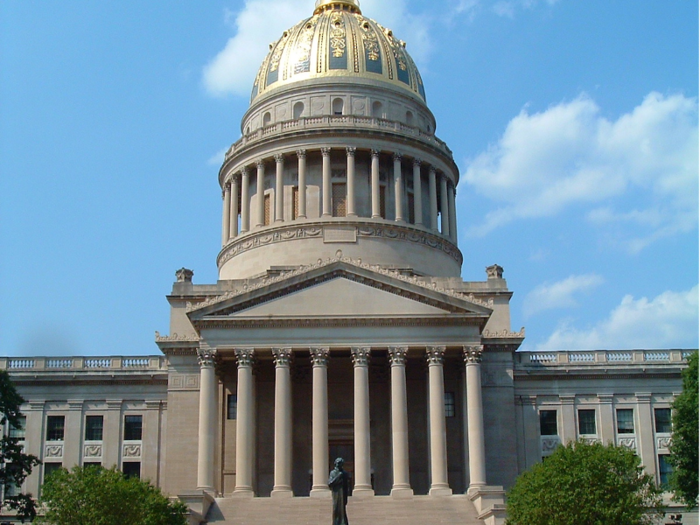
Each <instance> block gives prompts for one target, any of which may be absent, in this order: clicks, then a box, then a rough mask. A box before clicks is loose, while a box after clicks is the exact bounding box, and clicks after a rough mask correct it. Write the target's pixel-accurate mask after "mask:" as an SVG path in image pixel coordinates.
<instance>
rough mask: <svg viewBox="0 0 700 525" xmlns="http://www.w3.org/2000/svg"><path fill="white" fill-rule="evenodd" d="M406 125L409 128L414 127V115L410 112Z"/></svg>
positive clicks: (407, 114) (407, 115)
mask: <svg viewBox="0 0 700 525" xmlns="http://www.w3.org/2000/svg"><path fill="white" fill-rule="evenodd" d="M406 124H408V125H409V126H413V113H411V112H410V111H407V112H406Z"/></svg>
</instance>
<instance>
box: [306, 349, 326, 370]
mask: <svg viewBox="0 0 700 525" xmlns="http://www.w3.org/2000/svg"><path fill="white" fill-rule="evenodd" d="M309 352H310V353H311V364H312V365H313V366H328V357H329V356H330V353H331V351H330V349H329V348H328V347H327V346H319V347H314V348H309Z"/></svg>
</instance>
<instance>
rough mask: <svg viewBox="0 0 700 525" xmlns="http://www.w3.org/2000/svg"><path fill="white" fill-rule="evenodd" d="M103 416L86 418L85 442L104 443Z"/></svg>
mask: <svg viewBox="0 0 700 525" xmlns="http://www.w3.org/2000/svg"><path fill="white" fill-rule="evenodd" d="M103 421H104V418H103V417H102V416H85V441H102V426H103Z"/></svg>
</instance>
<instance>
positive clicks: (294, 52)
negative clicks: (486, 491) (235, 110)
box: [251, 0, 425, 102]
mask: <svg viewBox="0 0 700 525" xmlns="http://www.w3.org/2000/svg"><path fill="white" fill-rule="evenodd" d="M313 79H323V80H326V81H327V80H337V81H340V82H343V81H348V80H349V81H350V82H357V81H367V80H369V81H375V82H381V83H382V84H384V85H387V84H388V85H390V86H391V87H393V88H395V89H396V90H398V91H401V92H403V93H410V94H411V95H413V96H415V97H417V98H418V99H419V100H421V101H423V102H425V90H424V88H423V80H422V79H421V76H420V73H419V72H418V68H416V65H415V63H414V62H413V59H412V58H411V57H410V55H409V54H408V52H407V51H406V44H405V43H404V42H402V41H400V40H397V39H396V38H395V37H394V35H393V33H392V31H391V30H389V29H386V28H384V27H382V26H381V25H380V24H378V23H377V22H375V21H374V20H371V19H369V18H366V17H364V16H362V13H361V12H360V5H359V1H358V0H318V1H317V2H316V10H315V12H314V15H313V16H312V17H311V18H308V19H306V20H303V21H302V22H300V23H298V24H297V25H295V26H294V27H292V28H291V29H289V30H287V31H285V32H284V33H283V34H282V37H281V38H280V39H279V40H278V41H277V42H275V43H273V44H270V53H269V54H268V55H267V58H265V60H264V61H263V63H262V66H261V67H260V70H259V71H258V74H257V76H256V77H255V84H254V85H253V92H252V95H251V102H254V101H255V100H256V99H258V98H259V97H262V96H263V95H265V94H267V93H269V92H272V91H276V90H277V89H279V88H283V87H288V86H290V85H292V84H295V83H297V82H303V81H307V80H313Z"/></svg>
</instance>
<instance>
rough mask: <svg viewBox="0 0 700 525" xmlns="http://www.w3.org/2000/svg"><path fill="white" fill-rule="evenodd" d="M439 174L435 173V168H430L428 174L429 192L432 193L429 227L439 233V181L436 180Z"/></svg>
mask: <svg viewBox="0 0 700 525" xmlns="http://www.w3.org/2000/svg"><path fill="white" fill-rule="evenodd" d="M436 177H437V174H436V173H435V168H433V167H432V166H430V171H429V172H428V191H429V193H430V224H428V226H429V227H430V229H431V230H434V231H438V224H437V214H438V205H437V181H436V180H435V178H436Z"/></svg>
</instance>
